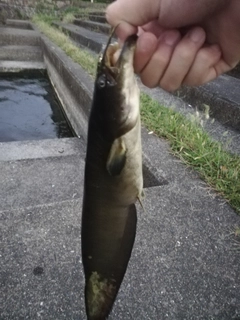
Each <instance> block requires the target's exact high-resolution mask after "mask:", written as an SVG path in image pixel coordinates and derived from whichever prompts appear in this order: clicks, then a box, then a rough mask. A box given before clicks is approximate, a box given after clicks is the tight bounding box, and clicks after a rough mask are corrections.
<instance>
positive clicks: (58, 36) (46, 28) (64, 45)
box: [33, 15, 97, 76]
mask: <svg viewBox="0 0 240 320" xmlns="http://www.w3.org/2000/svg"><path fill="white" fill-rule="evenodd" d="M52 21H53V19H52V18H51V17H49V16H46V15H44V16H41V15H36V16H34V17H33V22H34V23H35V24H36V25H37V26H38V27H39V29H40V30H41V31H42V32H43V33H44V34H45V35H46V36H47V37H48V38H49V39H51V40H52V41H53V42H54V43H56V44H57V45H58V46H59V47H60V48H61V49H62V50H63V51H64V52H65V53H66V54H67V55H68V56H69V57H71V58H72V60H73V61H74V62H76V63H78V64H80V65H81V66H82V67H83V69H84V70H85V71H87V72H88V73H89V74H90V75H91V76H94V75H95V74H96V66H97V60H96V58H95V57H94V56H93V55H91V54H90V53H89V51H86V50H83V49H81V50H80V49H79V47H77V46H76V45H74V44H73V43H72V42H71V41H70V39H69V37H68V36H67V35H66V34H64V33H63V32H61V31H59V30H58V29H57V28H54V27H51V26H50V22H52Z"/></svg>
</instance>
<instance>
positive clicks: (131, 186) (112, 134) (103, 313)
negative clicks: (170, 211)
mask: <svg viewBox="0 0 240 320" xmlns="http://www.w3.org/2000/svg"><path fill="white" fill-rule="evenodd" d="M136 39H137V36H136V35H134V36H130V37H129V38H128V39H127V40H126V42H125V44H124V46H123V48H122V50H121V53H120V56H119V58H118V60H117V62H116V63H113V54H114V53H115V52H116V50H118V49H119V48H118V45H117V44H114V45H111V44H110V39H109V42H108V44H107V46H106V49H105V51H104V52H103V54H102V55H101V56H100V58H99V62H98V68H97V77H96V82H95V88H94V97H93V104H92V109H91V113H90V119H89V128H88V142H87V155H86V165H85V181H84V199H83V212H82V260H83V266H84V273H85V281H86V282H85V304H86V312H87V318H88V319H89V320H103V319H106V318H107V317H108V315H109V313H110V311H111V309H112V306H113V303H114V301H115V298H116V295H117V293H118V290H119V287H120V285H121V282H122V280H123V277H124V274H125V271H126V269H127V265H128V261H129V259H130V256H131V252H132V247H133V244H134V240H135V233H136V223H137V215H136V207H135V202H136V200H137V199H138V198H139V197H140V196H141V193H142V187H143V179H142V150H141V124H140V113H139V89H138V86H137V83H136V79H135V75H134V70H133V56H134V49H135V44H136Z"/></svg>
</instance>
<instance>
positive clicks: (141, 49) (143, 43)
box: [134, 32, 158, 73]
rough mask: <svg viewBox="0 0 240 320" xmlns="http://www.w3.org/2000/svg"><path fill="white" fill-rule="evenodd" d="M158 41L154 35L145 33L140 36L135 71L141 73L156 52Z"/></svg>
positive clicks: (136, 50) (135, 57)
mask: <svg viewBox="0 0 240 320" xmlns="http://www.w3.org/2000/svg"><path fill="white" fill-rule="evenodd" d="M157 43H158V40H157V38H156V37H155V35H154V34H152V33H149V32H144V33H142V34H140V36H139V38H138V40H137V44H136V49H135V55H134V70H135V72H136V73H140V72H141V71H142V69H143V68H144V67H145V65H146V64H147V63H148V61H149V60H150V59H151V57H152V55H153V53H154V51H155V50H156V47H157Z"/></svg>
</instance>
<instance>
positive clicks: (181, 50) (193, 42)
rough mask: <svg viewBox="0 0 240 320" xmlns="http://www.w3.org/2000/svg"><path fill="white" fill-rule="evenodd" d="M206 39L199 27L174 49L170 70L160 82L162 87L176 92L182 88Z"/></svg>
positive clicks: (167, 70)
mask: <svg viewBox="0 0 240 320" xmlns="http://www.w3.org/2000/svg"><path fill="white" fill-rule="evenodd" d="M205 37H206V36H205V32H204V30H203V29H202V28H199V27H196V28H193V29H192V30H190V32H188V33H187V34H186V36H184V37H183V39H182V40H181V41H180V42H179V43H178V44H177V46H176V47H175V49H174V52H173V54H172V58H171V61H170V63H169V65H168V68H167V69H166V71H165V73H164V75H163V77H162V79H161V80H160V83H159V85H160V87H162V88H163V89H165V90H167V91H174V90H176V89H177V88H179V87H180V86H181V84H182V81H183V80H184V78H185V76H186V75H187V73H188V72H189V70H190V68H191V66H192V63H193V62H194V59H195V56H196V54H197V52H198V50H199V49H200V48H201V46H202V45H203V43H204V41H205Z"/></svg>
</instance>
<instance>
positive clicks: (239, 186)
mask: <svg viewBox="0 0 240 320" xmlns="http://www.w3.org/2000/svg"><path fill="white" fill-rule="evenodd" d="M141 105H142V107H141V117H142V121H143V123H144V125H145V126H146V127H147V128H148V129H149V130H151V131H153V132H154V133H155V134H156V135H158V136H160V137H164V138H167V140H169V142H170V146H171V149H172V152H173V153H174V155H176V156H177V157H179V158H180V159H181V160H182V161H183V162H184V163H186V164H187V165H189V166H191V167H193V168H194V169H196V170H197V171H198V172H199V173H200V175H201V177H202V178H203V179H204V180H205V181H206V182H207V183H208V184H209V185H210V186H211V187H212V188H213V189H214V190H216V191H218V192H219V193H220V194H221V195H222V196H223V197H224V198H225V199H226V200H227V201H228V202H229V203H230V204H231V205H232V207H233V208H235V210H236V211H237V212H238V213H240V157H239V156H236V155H232V154H230V153H229V152H227V151H225V150H224V149H223V147H222V145H221V144H220V143H218V142H216V141H213V140H212V139H211V138H210V137H209V135H208V134H207V133H206V132H205V131H204V130H203V129H202V128H201V126H200V125H199V124H198V123H197V121H194V119H193V120H192V121H191V120H188V119H186V118H185V117H184V116H183V115H181V114H179V113H177V112H175V111H174V110H172V109H169V108H165V107H163V106H161V105H160V104H159V103H158V102H157V101H154V100H152V99H151V98H150V97H149V96H148V95H146V94H143V93H142V94H141Z"/></svg>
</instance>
